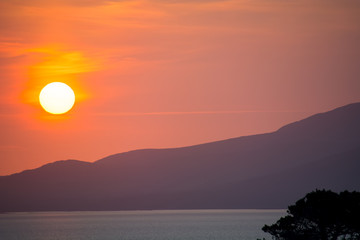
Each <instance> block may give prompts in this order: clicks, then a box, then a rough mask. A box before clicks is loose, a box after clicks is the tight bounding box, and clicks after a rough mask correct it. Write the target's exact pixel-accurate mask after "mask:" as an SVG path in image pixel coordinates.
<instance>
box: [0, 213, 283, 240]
mask: <svg viewBox="0 0 360 240" xmlns="http://www.w3.org/2000/svg"><path fill="white" fill-rule="evenodd" d="M285 214H286V211H285V210H249V209H246V210H153V211H104V212H102V211H99V212H98V211H94V212H29V213H28V212H24V213H3V214H0V239H1V240H256V239H263V238H265V239H271V236H270V235H269V234H267V233H264V232H262V230H261V228H262V227H263V226H264V224H268V225H269V224H273V223H275V222H276V221H277V220H278V219H279V218H280V217H281V216H284V215H285Z"/></svg>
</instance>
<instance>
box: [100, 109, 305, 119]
mask: <svg viewBox="0 0 360 240" xmlns="http://www.w3.org/2000/svg"><path fill="white" fill-rule="evenodd" d="M242 113H305V111H262V110H242V111H241V110H239V111H189V112H113V113H97V114H95V115H96V116H109V117H110V116H114V117H115V116H151V115H159V116H167V115H212V114H242Z"/></svg>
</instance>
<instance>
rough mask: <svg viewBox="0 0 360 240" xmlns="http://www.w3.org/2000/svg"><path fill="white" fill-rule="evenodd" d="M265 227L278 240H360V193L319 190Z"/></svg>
mask: <svg viewBox="0 0 360 240" xmlns="http://www.w3.org/2000/svg"><path fill="white" fill-rule="evenodd" d="M287 213H288V215H287V216H285V217H282V218H280V219H279V220H278V221H277V222H276V223H275V224H273V225H271V226H268V225H265V226H264V227H263V228H262V230H263V231H264V232H267V233H270V234H271V235H272V238H273V239H276V240H359V239H360V192H348V191H344V192H341V193H339V194H337V193H334V192H332V191H326V190H316V191H314V192H311V193H308V194H307V195H306V196H305V197H304V198H302V199H300V200H298V201H297V202H296V204H295V205H291V206H289V207H288V210H287Z"/></svg>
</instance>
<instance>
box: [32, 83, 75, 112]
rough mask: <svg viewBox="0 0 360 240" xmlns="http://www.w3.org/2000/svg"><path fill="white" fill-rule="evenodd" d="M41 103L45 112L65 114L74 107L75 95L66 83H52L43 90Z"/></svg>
mask: <svg viewBox="0 0 360 240" xmlns="http://www.w3.org/2000/svg"><path fill="white" fill-rule="evenodd" d="M39 101H40V104H41V106H42V107H43V108H44V110H45V111H47V112H49V113H51V114H64V113H66V112H68V111H69V110H70V109H71V108H72V107H73V106H74V103H75V93H74V91H73V90H72V89H71V88H70V87H69V86H68V85H66V84H65V83H62V82H52V83H49V84H48V85H46V86H45V87H44V88H43V89H42V90H41V92H40V95H39Z"/></svg>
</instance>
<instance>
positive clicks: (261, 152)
mask: <svg viewBox="0 0 360 240" xmlns="http://www.w3.org/2000/svg"><path fill="white" fill-rule="evenodd" d="M359 173H360V103H354V104H350V105H347V106H344V107H341V108H337V109H335V110H332V111H330V112H326V113H321V114H316V115H314V116H311V117H309V118H306V119H304V120H301V121H298V122H294V123H291V124H289V125H286V126H284V127H282V128H280V129H279V130H278V131H276V132H272V133H266V134H260V135H253V136H245V137H239V138H233V139H228V140H224V141H218V142H212V143H207V144H201V145H196V146H190V147H183V148H173V149H144V150H136V151H131V152H125V153H120V154H115V155H112V156H109V157H106V158H104V159H101V160H98V161H96V162H94V163H88V162H81V161H76V160H67V161H58V162H54V163H50V164H46V165H44V166H42V167H40V168H37V169H34V170H27V171H24V172H21V173H17V174H13V175H9V176H2V177H0V196H1V197H0V211H2V212H4V211H50V210H51V211H55V210H130V209H135V210H137V209H204V208H207V209H209V208H218V209H227V208H286V207H287V206H288V205H289V204H291V203H293V202H294V201H295V200H297V199H299V198H301V197H302V196H304V195H305V193H307V192H309V191H312V190H315V189H316V188H318V189H322V188H326V189H331V190H333V191H342V190H357V191H359V190H360V174H359Z"/></svg>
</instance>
